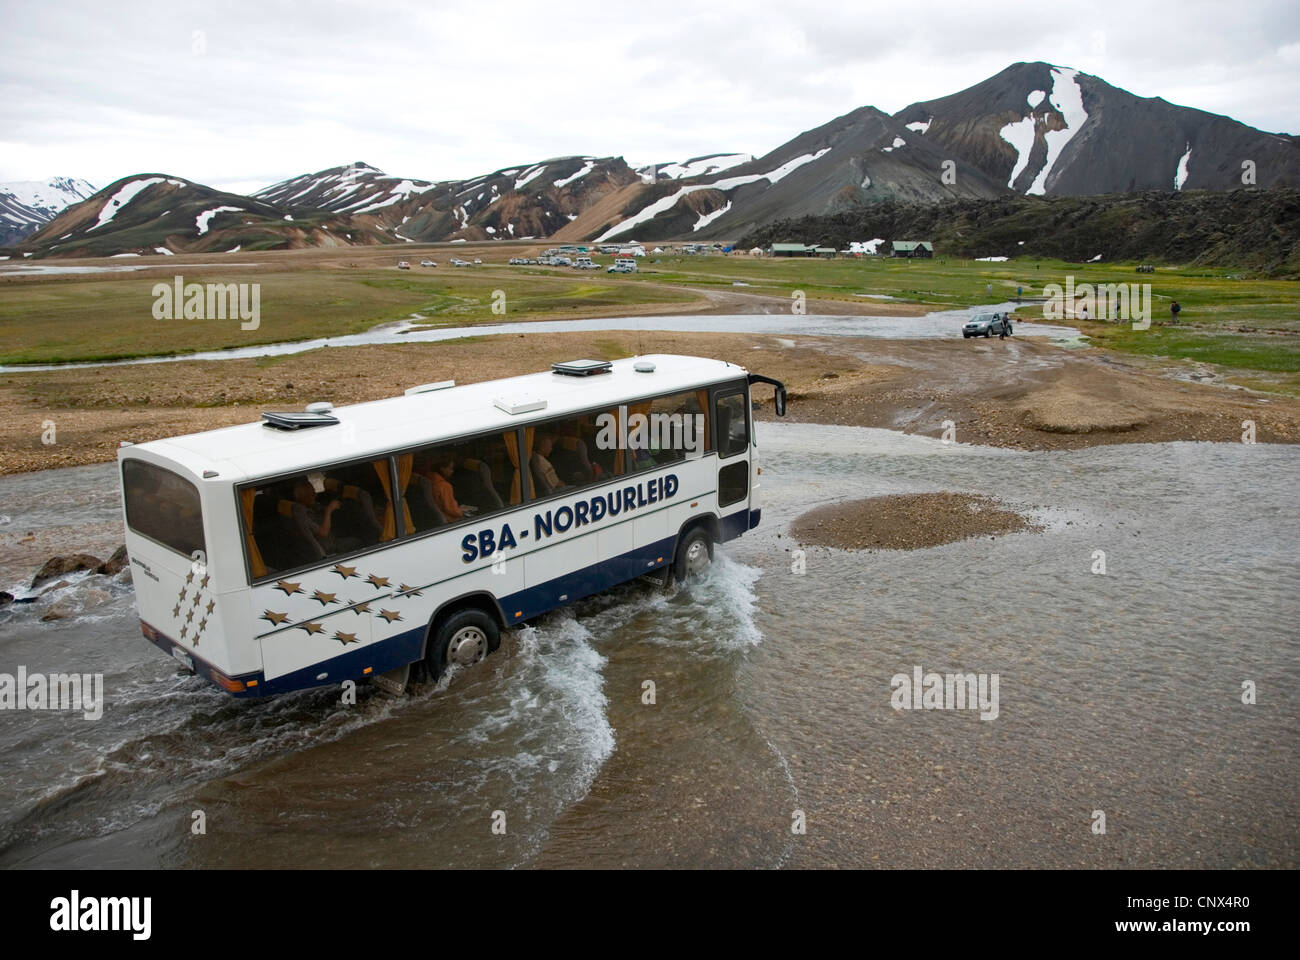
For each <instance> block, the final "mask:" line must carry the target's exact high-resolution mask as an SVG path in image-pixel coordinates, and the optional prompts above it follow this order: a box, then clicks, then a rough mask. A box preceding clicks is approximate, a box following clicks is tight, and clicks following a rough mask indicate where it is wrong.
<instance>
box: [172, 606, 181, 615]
mask: <svg viewBox="0 0 1300 960" xmlns="http://www.w3.org/2000/svg"><path fill="white" fill-rule="evenodd" d="M180 615H181V605H180V604H179V603H178V604H176V606H174V607H172V616H173V617H179V616H180Z"/></svg>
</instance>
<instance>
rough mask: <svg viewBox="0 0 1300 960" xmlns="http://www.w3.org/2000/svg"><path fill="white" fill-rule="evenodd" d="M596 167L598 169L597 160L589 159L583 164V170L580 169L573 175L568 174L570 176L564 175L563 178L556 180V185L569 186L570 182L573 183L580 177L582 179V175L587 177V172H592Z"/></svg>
mask: <svg viewBox="0 0 1300 960" xmlns="http://www.w3.org/2000/svg"><path fill="white" fill-rule="evenodd" d="M595 169H596V161H595V160H588V161H587V162H586V163H585V164H584V165H583V167H582V169H581V170H579V171H578V172H577V173H575V174H573V175H572V176H568V177H564V178H562V179H560V180H556V181H555V185H556V186H557V187H563V186H567V185H568V184H570V183H573V181H574V180H578V179H580V178H581V177H585V176H586V175H587V174H589V173H591V171H593V170H595Z"/></svg>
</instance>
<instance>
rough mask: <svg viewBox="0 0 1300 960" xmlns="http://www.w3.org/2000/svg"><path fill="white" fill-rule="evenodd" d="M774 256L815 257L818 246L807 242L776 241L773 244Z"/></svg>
mask: <svg viewBox="0 0 1300 960" xmlns="http://www.w3.org/2000/svg"><path fill="white" fill-rule="evenodd" d="M772 256H774V257H815V256H817V247H816V246H810V245H808V244H805V243H774V244H772Z"/></svg>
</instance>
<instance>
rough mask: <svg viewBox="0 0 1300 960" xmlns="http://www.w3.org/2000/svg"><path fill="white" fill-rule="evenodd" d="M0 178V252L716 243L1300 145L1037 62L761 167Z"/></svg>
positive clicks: (1220, 168) (544, 166)
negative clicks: (256, 186)
mask: <svg viewBox="0 0 1300 960" xmlns="http://www.w3.org/2000/svg"><path fill="white" fill-rule="evenodd" d="M55 184H58V185H60V186H58V188H57V190H56V189H55V186H54V185H55ZM10 186H11V187H17V186H23V187H25V188H26V189H25V191H24V190H15V189H6V188H5V187H4V186H0V244H8V245H10V246H11V247H12V248H13V249H16V250H19V251H21V252H22V253H24V254H26V255H31V256H36V257H72V256H114V255H121V254H130V253H135V254H145V255H147V254H152V253H182V252H216V251H225V252H229V251H232V250H264V249H280V248H296V247H306V246H344V245H351V244H382V243H392V244H402V243H405V242H432V241H447V240H492V239H511V238H513V239H523V238H538V239H540V238H548V239H554V240H559V241H576V240H630V239H637V240H642V241H656V240H667V239H680V238H694V239H701V240H721V239H736V238H739V237H742V236H744V235H747V234H751V233H753V232H754V231H755V230H759V229H761V228H762V227H764V226H765V225H769V224H772V223H775V222H778V221H790V220H795V219H798V218H803V217H817V216H828V215H835V214H838V213H842V212H846V211H854V210H860V209H862V208H864V207H869V206H870V205H872V204H878V203H882V202H889V201H892V202H895V203H897V202H904V203H920V204H941V203H948V202H953V201H963V200H972V201H981V200H993V199H997V198H1008V197H1015V196H1030V197H1033V196H1039V195H1041V196H1044V197H1053V196H1092V195H1103V194H1125V193H1140V192H1143V191H1153V190H1154V191H1164V192H1168V193H1178V192H1182V191H1184V190H1188V191H1193V190H1212V191H1228V190H1235V189H1240V188H1242V187H1258V188H1278V187H1300V138H1297V137H1294V136H1290V135H1288V134H1274V133H1266V132H1263V131H1260V130H1256V129H1254V128H1252V127H1249V126H1246V125H1245V124H1242V123H1239V122H1237V121H1235V120H1232V119H1230V118H1228V117H1223V116H1218V115H1215V114H1211V113H1206V112H1204V111H1201V110H1196V109H1193V108H1190V107H1182V106H1177V105H1175V104H1171V103H1168V102H1167V101H1165V100H1163V99H1161V98H1159V97H1154V98H1143V97H1137V96H1134V95H1133V94H1131V93H1129V92H1127V91H1125V90H1122V89H1119V88H1118V87H1114V86H1111V85H1110V84H1108V83H1106V82H1105V81H1104V80H1101V79H1100V78H1098V77H1094V76H1090V75H1088V74H1084V73H1080V72H1079V71H1077V70H1073V69H1070V68H1067V67H1060V66H1054V65H1052V64H1048V63H1041V62H1039V63H1017V64H1013V65H1011V66H1010V67H1008V68H1007V69H1005V70H1003V71H1001V72H1000V73H998V74H997V75H995V76H993V77H990V78H989V79H987V80H984V81H982V82H981V83H978V84H976V85H975V86H972V87H969V88H967V89H965V90H962V91H960V92H958V93H954V94H951V95H950V96H946V97H941V98H938V99H935V100H928V101H923V102H918V103H913V104H910V105H909V106H907V107H905V108H903V109H902V110H900V111H898V112H897V113H896V114H893V115H890V114H887V113H885V112H883V111H881V110H878V109H876V108H875V107H870V106H865V107H860V108H858V109H856V110H853V111H852V112H850V113H847V114H845V115H844V116H841V117H837V118H835V119H834V120H831V121H830V122H828V123H826V124H823V125H822V126H820V127H817V128H815V129H813V130H808V131H805V132H804V133H801V134H799V135H798V136H796V137H794V138H793V139H791V140H790V141H788V142H787V143H785V144H782V145H781V146H779V147H777V148H776V149H774V150H772V151H770V152H769V153H767V154H765V155H763V156H760V157H752V156H750V155H747V154H743V153H734V152H732V153H727V152H724V153H717V154H711V155H708V156H703V157H695V158H691V159H689V160H684V161H678V162H671V163H657V164H652V165H648V166H642V167H638V168H635V169H634V168H633V167H631V166H629V165H628V164H627V162H626V161H625V160H624V159H623V158H622V157H593V156H569V157H558V158H552V159H549V160H543V161H538V162H532V163H528V164H519V165H516V166H512V167H503V168H501V169H499V170H496V171H494V172H492V173H489V174H484V175H482V176H479V177H475V178H472V179H469V180H443V181H434V180H417V179H408V178H402V177H395V176H389V175H387V174H385V173H384V172H383V171H381V170H378V169H376V168H375V167H372V166H369V165H368V164H365V163H361V162H357V163H352V164H349V165H347V166H342V167H331V168H329V169H327V170H322V171H320V172H318V173H311V174H303V175H302V176H298V177H294V178H292V179H289V180H285V181H283V182H281V183H277V184H274V185H272V186H270V187H267V188H265V189H263V190H260V191H258V192H256V193H255V194H252V195H251V196H240V195H236V194H230V193H224V192H222V191H219V190H214V189H213V188H211V187H207V186H204V185H202V184H198V183H194V182H192V181H189V180H186V179H184V178H182V177H176V176H169V175H165V174H159V173H148V174H137V175H134V176H131V177H126V178H124V179H122V180H118V181H116V182H115V183H112V184H109V185H108V186H107V187H105V188H104V189H102V190H100V191H98V192H94V193H90V194H89V195H86V191H89V190H91V189H93V188H91V187H90V185H89V184H86V183H85V182H84V181H71V180H67V179H66V178H60V179H58V180H56V181H51V182H50V184H48V185H46V186H45V189H44V191H43V192H42V191H39V190H37V189H36V186H38V185H32V184H26V185H10ZM60 200H63V203H62V204H61V203H60ZM64 204H67V205H64Z"/></svg>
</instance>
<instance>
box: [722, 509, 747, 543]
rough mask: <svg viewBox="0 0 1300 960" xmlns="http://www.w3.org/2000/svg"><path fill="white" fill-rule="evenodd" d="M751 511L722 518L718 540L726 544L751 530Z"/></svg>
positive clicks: (743, 511)
mask: <svg viewBox="0 0 1300 960" xmlns="http://www.w3.org/2000/svg"><path fill="white" fill-rule="evenodd" d="M749 516H750V511H749V510H737V511H736V512H735V513H733V514H731V515H730V516H726V517H723V518H722V522H721V523H720V524H719V531H718V539H720V540H722V541H723V542H724V543H725V542H726V541H728V540H735V539H736V538H737V537H738V536H740V535H741V534H742V533H744V532H745V531H746V530H748V529H749V528H750V522H749Z"/></svg>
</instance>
